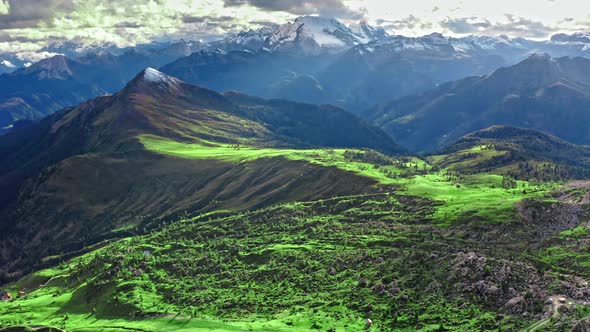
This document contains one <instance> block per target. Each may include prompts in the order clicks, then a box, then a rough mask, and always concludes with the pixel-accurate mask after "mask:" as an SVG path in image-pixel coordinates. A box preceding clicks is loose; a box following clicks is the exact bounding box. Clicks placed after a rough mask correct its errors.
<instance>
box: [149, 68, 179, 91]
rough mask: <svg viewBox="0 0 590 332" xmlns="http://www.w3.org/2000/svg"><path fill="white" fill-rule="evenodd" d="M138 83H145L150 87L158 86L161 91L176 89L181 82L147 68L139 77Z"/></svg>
mask: <svg viewBox="0 0 590 332" xmlns="http://www.w3.org/2000/svg"><path fill="white" fill-rule="evenodd" d="M139 76H140V80H139V81H140V82H145V83H147V84H148V85H150V86H153V85H155V86H158V87H159V88H161V89H170V88H178V87H179V86H180V83H181V81H180V80H178V79H176V78H174V77H172V76H168V75H166V74H164V73H162V72H160V71H158V70H156V69H154V68H151V67H148V68H146V69H144V71H143V72H142V73H141V74H140V75H139Z"/></svg>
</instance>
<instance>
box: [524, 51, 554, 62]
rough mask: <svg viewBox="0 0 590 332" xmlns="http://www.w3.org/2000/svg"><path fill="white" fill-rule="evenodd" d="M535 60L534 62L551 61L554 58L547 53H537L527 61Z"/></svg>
mask: <svg viewBox="0 0 590 332" xmlns="http://www.w3.org/2000/svg"><path fill="white" fill-rule="evenodd" d="M527 60H533V61H551V60H552V58H551V56H550V55H549V54H547V53H545V52H537V53H533V54H531V55H530V56H529V57H528V58H527V59H526V60H525V61H527Z"/></svg>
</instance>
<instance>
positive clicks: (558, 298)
mask: <svg viewBox="0 0 590 332" xmlns="http://www.w3.org/2000/svg"><path fill="white" fill-rule="evenodd" d="M546 304H547V307H548V308H547V317H546V318H544V319H542V320H540V321H538V322H536V323H535V324H533V325H531V326H530V327H529V328H528V329H527V330H526V331H528V332H533V331H538V330H539V329H540V328H542V327H543V326H545V324H547V323H548V322H549V321H550V320H551V318H556V319H557V318H559V317H560V316H561V311H560V309H561V307H564V306H565V307H568V306H575V305H576V302H575V301H574V300H572V299H568V298H567V297H565V296H563V295H553V296H551V297H549V298H548V299H547V301H546Z"/></svg>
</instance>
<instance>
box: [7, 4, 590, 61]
mask: <svg viewBox="0 0 590 332" xmlns="http://www.w3.org/2000/svg"><path fill="white" fill-rule="evenodd" d="M300 15H324V16H331V17H336V18H339V19H341V20H342V21H344V22H346V23H352V22H355V21H359V20H367V21H369V22H370V23H373V24H375V25H380V26H382V27H384V28H385V29H387V30H388V31H389V32H391V33H395V34H404V35H412V36H416V35H423V34H427V33H431V32H434V31H437V32H442V33H444V34H446V35H467V34H486V35H498V34H506V35H510V36H520V37H528V38H535V39H542V38H546V37H548V36H550V35H551V34H554V33H556V32H573V31H587V30H590V1H588V0H493V1H491V0H438V1H436V0H409V1H408V0H0V52H15V53H17V54H18V55H19V57H23V58H28V59H30V60H35V58H38V57H43V56H44V55H45V54H44V53H42V52H39V50H42V49H43V47H45V46H47V45H48V44H50V43H53V42H63V41H74V42H76V43H80V44H83V45H88V44H97V43H114V44H116V45H118V46H129V45H134V44H137V43H145V42H149V41H153V40H169V39H179V38H185V39H195V40H196V39H203V40H210V39H215V38H218V37H219V36H220V35H222V34H224V33H226V32H235V31H239V30H241V29H247V28H257V27H261V26H263V25H266V24H272V23H284V22H286V21H288V20H290V19H293V18H295V17H297V16H300Z"/></svg>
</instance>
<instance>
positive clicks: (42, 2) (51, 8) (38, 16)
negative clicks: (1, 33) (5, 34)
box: [0, 0, 74, 29]
mask: <svg viewBox="0 0 590 332" xmlns="http://www.w3.org/2000/svg"><path fill="white" fill-rule="evenodd" d="M8 4H9V8H10V10H9V12H8V14H4V15H0V29H19V28H34V27H37V26H39V24H40V23H51V20H52V19H53V18H54V17H56V15H62V14H63V13H67V12H70V11H72V10H73V9H74V4H73V0H8Z"/></svg>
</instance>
